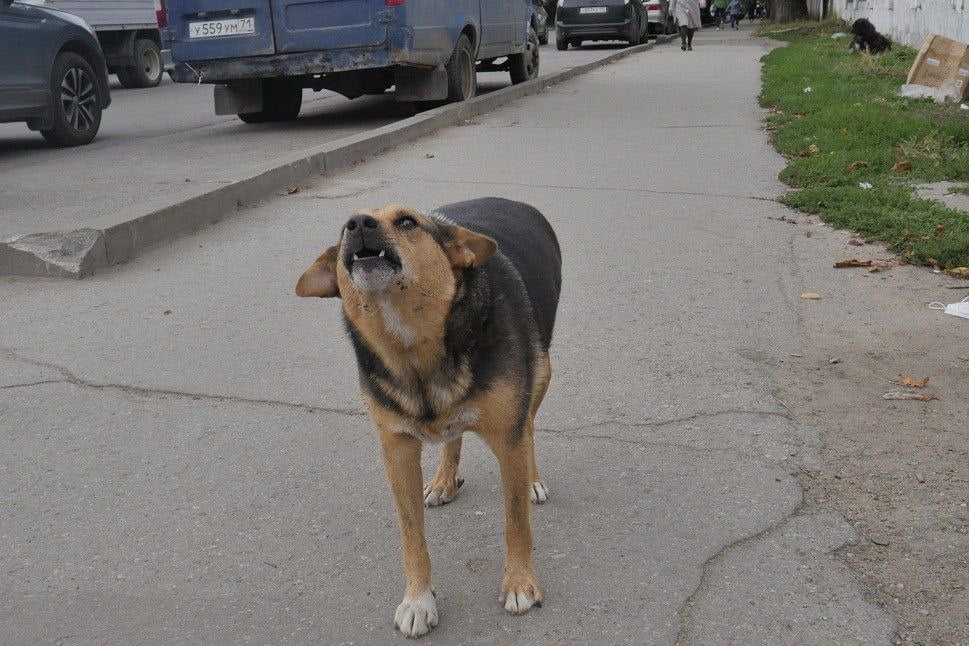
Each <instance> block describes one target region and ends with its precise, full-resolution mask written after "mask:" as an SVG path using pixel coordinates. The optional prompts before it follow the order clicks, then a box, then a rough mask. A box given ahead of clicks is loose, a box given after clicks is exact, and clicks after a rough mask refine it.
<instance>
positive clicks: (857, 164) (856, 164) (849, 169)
mask: <svg viewBox="0 0 969 646" xmlns="http://www.w3.org/2000/svg"><path fill="white" fill-rule="evenodd" d="M869 166H871V164H870V163H869V162H866V161H865V160H863V159H859V160H858V161H853V162H851V163H850V164H848V165H847V166H845V175H851V174H852V173H853V172H855V171H856V170H858V169H859V168H868V167H869Z"/></svg>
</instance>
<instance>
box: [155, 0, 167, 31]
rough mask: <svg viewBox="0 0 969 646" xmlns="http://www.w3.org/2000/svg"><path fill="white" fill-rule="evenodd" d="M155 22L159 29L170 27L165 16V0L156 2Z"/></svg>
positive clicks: (156, 0)
mask: <svg viewBox="0 0 969 646" xmlns="http://www.w3.org/2000/svg"><path fill="white" fill-rule="evenodd" d="M155 22H157V23H158V27H159V28H161V27H167V26H168V16H167V15H165V0H155Z"/></svg>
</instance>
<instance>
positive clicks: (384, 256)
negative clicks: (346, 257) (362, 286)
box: [351, 247, 400, 271]
mask: <svg viewBox="0 0 969 646" xmlns="http://www.w3.org/2000/svg"><path fill="white" fill-rule="evenodd" d="M351 262H352V264H353V269H363V270H375V269H391V270H393V271H397V270H398V269H400V259H399V258H398V257H397V255H396V254H395V253H394V252H393V251H391V250H388V249H372V248H369V247H362V248H360V249H358V250H357V251H356V252H354V253H353V255H352V256H351Z"/></svg>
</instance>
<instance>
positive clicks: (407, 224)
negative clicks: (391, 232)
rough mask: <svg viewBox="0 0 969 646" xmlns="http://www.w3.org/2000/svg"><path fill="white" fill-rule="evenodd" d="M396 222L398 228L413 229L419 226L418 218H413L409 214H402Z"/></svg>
mask: <svg viewBox="0 0 969 646" xmlns="http://www.w3.org/2000/svg"><path fill="white" fill-rule="evenodd" d="M394 224H396V225H397V228H398V229H405V230H406V229H413V228H414V227H416V226H417V220H415V219H414V218H412V217H411V216H409V215H405V216H402V217H399V218H397V221H396V222H394Z"/></svg>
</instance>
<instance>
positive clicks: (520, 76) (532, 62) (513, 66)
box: [508, 27, 539, 84]
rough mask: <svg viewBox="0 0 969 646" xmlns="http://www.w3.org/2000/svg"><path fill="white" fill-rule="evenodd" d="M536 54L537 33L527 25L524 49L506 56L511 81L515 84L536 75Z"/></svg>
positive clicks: (529, 79)
mask: <svg viewBox="0 0 969 646" xmlns="http://www.w3.org/2000/svg"><path fill="white" fill-rule="evenodd" d="M538 56H539V55H538V35H537V34H536V33H535V30H534V29H532V28H531V27H529V28H528V40H526V41H525V51H523V52H522V53H521V54H515V55H513V56H509V57H508V71H509V72H510V73H511V82H512V83H515V84H518V83H524V82H525V81H531V80H532V79H533V78H536V77H538V62H539V61H538Z"/></svg>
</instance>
